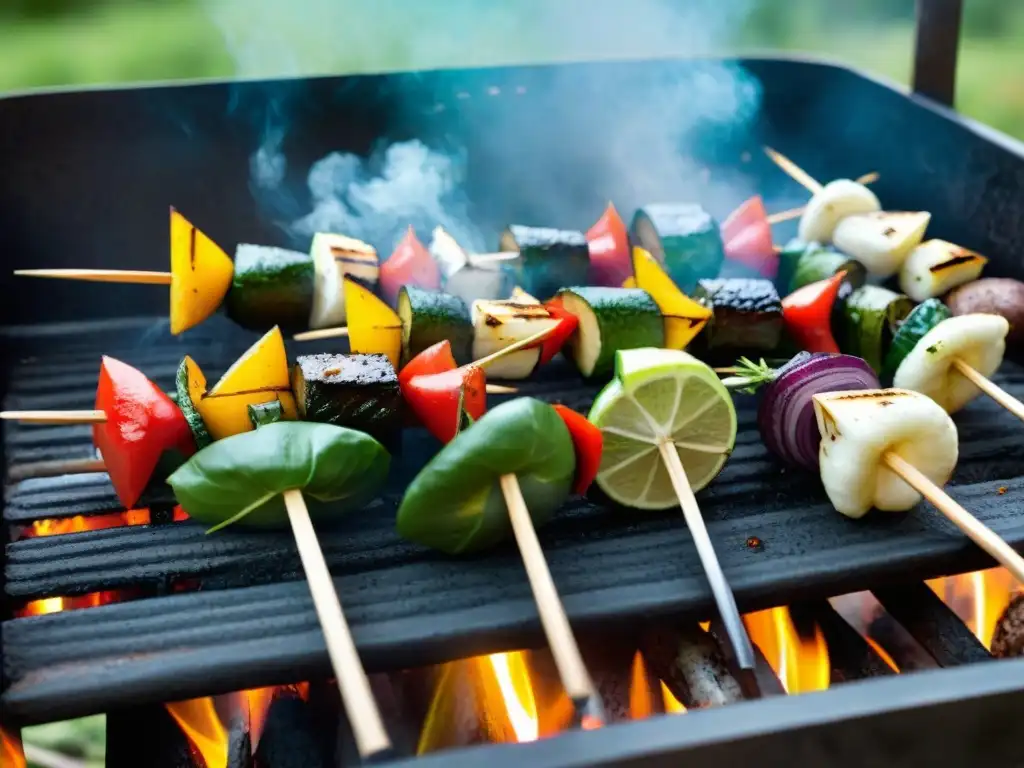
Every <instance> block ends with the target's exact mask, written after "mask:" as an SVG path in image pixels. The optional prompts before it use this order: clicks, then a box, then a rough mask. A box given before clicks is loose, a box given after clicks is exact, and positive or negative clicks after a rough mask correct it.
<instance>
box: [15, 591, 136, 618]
mask: <svg viewBox="0 0 1024 768" xmlns="http://www.w3.org/2000/svg"><path fill="white" fill-rule="evenodd" d="M125 594H126V593H125V592H120V591H116V590H107V591H105V592H90V593H89V594H86V595H76V596H75V597H46V598H43V599H42V600H32V601H30V602H28V603H25V606H24V607H23V608H22V609H21V610H18V611H15V612H14V615H15V616H17V617H18V618H23V617H25V616H42V615H45V614H47V613H59V612H60V611H74V610H77V609H79V608H93V607H95V606H97V605H108V604H109V603H116V602H117V601H118V600H120V599H122V598H123V597H124V595H125Z"/></svg>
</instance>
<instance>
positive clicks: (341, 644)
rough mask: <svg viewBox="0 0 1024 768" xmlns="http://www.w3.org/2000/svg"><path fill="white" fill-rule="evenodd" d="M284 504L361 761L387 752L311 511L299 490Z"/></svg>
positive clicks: (290, 493) (388, 744) (388, 745)
mask: <svg viewBox="0 0 1024 768" xmlns="http://www.w3.org/2000/svg"><path fill="white" fill-rule="evenodd" d="M284 504H285V508H286V509H287V510H288V520H289V522H290V523H291V525H292V533H294V534H295V544H296V546H297V547H298V550H299V558H300V559H301V560H302V567H303V569H304V570H305V571H306V580H307V582H308V583H309V591H310V593H311V594H312V595H313V605H314V607H315V608H316V615H317V618H318V619H319V620H320V626H321V628H322V629H323V632H324V641H325V642H326V644H327V653H328V655H329V656H330V657H331V666H332V667H333V669H334V677H335V678H336V680H337V682H338V689H339V690H340V691H341V700H342V703H343V704H344V705H345V713H346V714H347V715H348V721H349V723H350V724H351V726H352V733H353V735H354V736H355V741H356V747H357V749H358V750H359V755H360V757H362V758H363V759H364V760H365V759H367V758H370V757H373V756H376V755H380V754H381V753H384V752H388V751H390V750H391V740H390V739H389V738H388V734H387V731H386V730H385V729H384V722H383V720H381V716H380V710H378V709H377V702H376V701H375V700H374V698H373V692H372V691H371V690H370V681H369V680H368V679H367V677H366V671H365V670H364V669H363V665H362V662H361V661H360V660H359V652H358V651H357V650H356V645H355V642H354V641H353V640H352V633H351V632H350V631H349V628H348V623H347V622H346V621H345V614H344V611H343V610H342V607H341V601H340V600H339V599H338V593H337V590H335V589H334V581H333V580H332V579H331V572H330V571H329V570H328V568H327V562H326V561H325V560H324V555H323V552H322V551H321V549H320V542H319V541H318V540H317V537H316V531H315V530H314V529H313V523H312V521H311V520H310V519H309V510H308V509H307V508H306V501H305V499H303V498H302V492H301V491H297V490H294V489H293V490H289V491H285V492H284Z"/></svg>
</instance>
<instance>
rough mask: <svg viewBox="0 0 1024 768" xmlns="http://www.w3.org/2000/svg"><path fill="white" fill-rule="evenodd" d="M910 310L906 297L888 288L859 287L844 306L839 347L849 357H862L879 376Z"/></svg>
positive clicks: (910, 303)
mask: <svg viewBox="0 0 1024 768" xmlns="http://www.w3.org/2000/svg"><path fill="white" fill-rule="evenodd" d="M913 308H914V303H913V302H912V301H911V300H910V299H909V298H907V297H906V296H904V295H903V294H900V293H893V292H892V291H890V290H888V289H887V288H882V287H881V286H878V285H865V286H862V287H860V288H858V289H857V290H856V291H854V292H853V293H851V294H850V296H849V297H848V298H847V299H846V302H845V304H844V305H843V323H842V330H841V332H840V334H839V346H840V348H841V349H842V350H843V352H845V353H846V354H848V355H855V356H857V357H862V358H864V361H865V362H866V363H867V364H868V365H870V366H871V368H872V369H873V370H874V371H875V373H880V372H881V370H882V361H883V359H884V357H885V355H886V353H887V352H888V350H889V347H890V346H891V345H892V340H893V336H894V335H895V334H896V331H897V330H898V328H899V326H900V323H902V322H903V320H904V319H906V317H907V315H909V314H910V311H911V310H912V309H913Z"/></svg>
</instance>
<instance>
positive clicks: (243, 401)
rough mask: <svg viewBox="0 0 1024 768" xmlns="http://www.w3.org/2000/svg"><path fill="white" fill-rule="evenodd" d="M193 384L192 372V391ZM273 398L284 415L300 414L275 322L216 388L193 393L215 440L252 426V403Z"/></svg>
mask: <svg viewBox="0 0 1024 768" xmlns="http://www.w3.org/2000/svg"><path fill="white" fill-rule="evenodd" d="M192 386H193V383H192V377H191V375H190V376H189V390H190V392H191V390H192ZM203 387H204V388H205V382H203ZM274 400H279V401H280V402H281V408H282V410H283V412H284V413H283V415H284V418H285V419H297V418H298V413H297V412H296V410H295V396H294V395H293V394H292V389H291V381H290V380H289V376H288V356H287V354H286V353H285V349H284V338H283V337H282V336H281V329H280V328H278V327H277V326H276V325H275V326H274V327H273V328H271V329H270V330H269V331H267V333H266V335H265V336H263V338H261V339H260V340H259V341H257V342H256V343H255V344H253V345H252V346H251V347H249V349H248V350H247V351H246V352H245V354H244V355H242V356H241V357H240V358H238V359H237V360H236V361H235V363H234V365H232V366H231V367H230V368H229V369H228V370H227V372H226V373H225V374H224V375H223V376H222V377H221V379H220V381H218V382H217V383H216V384H214V385H213V389H211V390H210V391H209V392H203V393H201V394H200V396H199V397H196V396H195V394H193V397H192V402H193V404H194V405H195V406H196V409H197V410H198V411H199V415H200V416H202V417H203V421H204V422H205V423H206V428H207V429H208V430H209V431H210V435H211V437H213V439H214V440H220V439H222V438H225V437H230V436H231V435H237V434H239V433H240V432H249V431H250V430H252V428H253V426H252V422H251V421H250V420H249V406H250V405H258V404H259V403H269V402H272V401H274Z"/></svg>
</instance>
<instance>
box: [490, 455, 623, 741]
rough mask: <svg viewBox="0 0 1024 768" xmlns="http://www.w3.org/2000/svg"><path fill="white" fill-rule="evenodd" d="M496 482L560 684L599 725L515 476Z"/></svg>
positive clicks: (590, 722)
mask: <svg viewBox="0 0 1024 768" xmlns="http://www.w3.org/2000/svg"><path fill="white" fill-rule="evenodd" d="M500 483H501V492H502V493H503V494H504V496H505V505H506V506H507V507H508V514H509V518H510V519H511V521H512V531H513V532H514V533H515V537H516V544H517V545H518V546H519V554H520V555H521V556H522V558H523V566H524V567H525V568H526V576H527V579H529V582H530V589H531V590H532V592H533V598H534V600H535V601H536V602H537V610H538V612H539V613H540V623H541V624H542V625H543V627H544V634H545V635H546V636H547V639H548V645H549V646H550V647H551V655H552V656H554V659H555V666H556V667H557V668H558V675H559V677H560V678H561V681H562V686H563V687H564V688H565V692H566V693H567V694H568V695H569V699H570V700H571V701H572V703H573V705H574V707H575V708H576V713H577V715H578V716H579V718H580V719H581V721H582V722H583V724H584V725H585V726H589V727H594V726H598V725H603V724H604V713H603V712H602V706H601V699H600V697H599V696H598V695H597V690H596V689H595V688H594V683H593V681H592V680H591V679H590V675H589V673H588V672H587V668H586V665H585V664H584V663H583V655H582V654H581V653H580V649H579V646H578V645H577V644H576V638H575V637H574V636H573V633H572V627H570V626H569V619H568V617H567V616H566V615H565V608H563V607H562V601H561V600H560V599H559V597H558V590H557V589H556V588H555V582H554V581H553V580H552V578H551V571H550V570H549V569H548V563H547V560H546V559H545V558H544V550H542V549H541V547H540V542H539V541H538V540H537V530H536V529H535V528H534V527H533V519H532V518H531V517H530V511H529V510H528V509H527V508H526V501H525V500H524V499H523V491H522V489H521V488H520V487H519V480H518V478H516V476H515V475H512V474H509V475H502V476H501V479H500Z"/></svg>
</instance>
